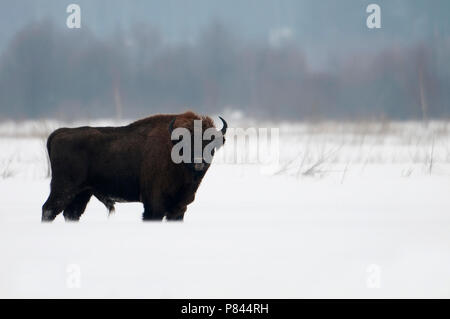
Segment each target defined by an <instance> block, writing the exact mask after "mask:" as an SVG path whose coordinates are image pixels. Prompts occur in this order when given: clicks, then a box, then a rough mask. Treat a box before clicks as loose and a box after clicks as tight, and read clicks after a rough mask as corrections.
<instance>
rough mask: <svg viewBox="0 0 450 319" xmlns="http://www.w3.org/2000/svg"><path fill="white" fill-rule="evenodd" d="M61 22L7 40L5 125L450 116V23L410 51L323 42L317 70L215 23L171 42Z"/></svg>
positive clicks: (31, 27) (0, 65)
mask: <svg viewBox="0 0 450 319" xmlns="http://www.w3.org/2000/svg"><path fill="white" fill-rule="evenodd" d="M423 3H425V2H424V1H422V2H420V3H419V5H418V6H419V7H418V8H420V6H422V7H423ZM130 5H131V4H130ZM430 5H431V4H430ZM360 7H361V8H364V6H360ZM4 9H5V7H4ZM325 9H326V8H324V10H325ZM362 10H364V9H362ZM439 11H440V10H439V7H437V8H435V9H434V11H433V12H435V13H436V12H439ZM336 14H337V13H336ZM360 15H361V17H360V20H361V21H360V24H361V29H362V30H363V31H362V32H371V31H367V30H366V29H365V26H364V23H365V18H366V16H367V14H365V12H364V11H362V13H361V12H360ZM66 16H67V14H65V13H64V14H62V18H65V17H66ZM61 21H64V19H61ZM61 21H59V20H56V19H55V18H54V17H52V16H48V17H46V16H45V15H43V17H38V18H34V19H30V21H29V22H27V23H26V24H24V25H22V26H20V28H18V30H17V32H11V34H10V35H9V37H8V40H7V41H6V40H5V41H3V42H4V46H3V48H2V50H1V55H0V119H5V118H14V119H26V118H51V117H56V118H61V119H69V118H73V117H75V118H95V117H110V118H115V117H137V116H145V115H148V114H152V113H156V112H176V111H181V110H185V109H187V108H191V109H194V110H196V111H199V112H205V113H218V112H222V111H223V110H225V109H232V110H234V109H236V110H242V111H243V114H246V115H250V116H256V117H262V118H268V117H270V118H275V119H296V120H302V119H321V118H332V119H349V118H350V119H352V118H392V119H423V118H425V119H427V118H443V117H448V116H449V115H450V102H449V101H450V63H449V62H450V35H449V30H448V23H446V24H444V25H443V26H442V25H439V26H438V27H433V24H431V26H430V25H428V27H427V28H428V29H427V30H428V31H429V32H428V33H426V34H425V35H424V36H421V37H417V38H414V39H411V40H409V41H396V40H395V39H394V40H392V39H391V40H390V41H387V40H386V43H384V42H383V41H384V40H383V37H384V35H383V36H382V37H381V40H380V38H377V42H374V43H372V42H371V38H369V39H367V40H364V38H363V37H361V38H355V40H354V41H360V42H361V41H367V43H366V44H365V45H359V46H358V47H352V46H347V43H346V42H342V45H339V43H338V44H336V43H335V42H327V39H326V38H324V40H323V41H324V43H322V46H320V45H317V43H318V42H319V43H320V40H318V39H315V41H316V42H315V44H316V46H315V50H316V51H314V52H319V51H321V48H324V49H323V52H322V53H323V54H324V56H325V60H326V63H324V66H323V67H317V62H315V63H312V62H311V61H312V59H311V54H310V51H311V50H310V48H309V46H310V42H311V41H309V42H308V41H305V42H302V39H301V38H300V39H298V38H295V37H292V36H291V33H292V32H295V30H294V31H292V30H291V29H287V30H283V29H282V28H281V29H275V31H272V32H271V33H270V34H269V38H268V41H267V39H263V40H261V38H257V37H253V38H252V37H248V36H243V35H242V34H241V33H240V32H239V30H237V29H236V28H233V27H232V25H231V24H230V23H228V22H226V21H225V22H224V21H222V20H221V19H220V18H217V19H215V18H211V19H210V21H209V22H208V23H205V24H203V25H202V26H201V28H199V32H198V34H196V36H195V38H194V39H192V38H190V39H188V40H186V41H168V40H167V39H166V35H165V33H164V32H163V30H161V28H160V27H158V26H154V25H152V24H151V23H148V22H142V21H138V20H130V21H129V23H128V24H127V25H126V26H124V25H117V26H115V27H114V28H113V29H112V32H109V33H106V34H98V32H94V31H93V29H91V27H90V25H89V24H88V23H84V24H83V26H82V28H81V29H68V28H67V27H66V26H65V23H61ZM431 21H433V20H432V19H431ZM435 26H436V25H435ZM383 27H384V28H388V27H389V25H388V26H385V25H383ZM303 32H306V31H305V30H303ZM373 32H378V31H376V30H375V31H373ZM384 32H388V31H384ZM380 43H382V44H383V43H384V44H383V45H379V44H380ZM312 55H314V54H312Z"/></svg>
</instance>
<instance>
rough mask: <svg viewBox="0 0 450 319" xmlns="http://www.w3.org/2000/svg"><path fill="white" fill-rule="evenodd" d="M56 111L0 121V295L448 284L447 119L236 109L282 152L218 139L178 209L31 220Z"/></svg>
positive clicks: (330, 291) (213, 293)
mask: <svg viewBox="0 0 450 319" xmlns="http://www.w3.org/2000/svg"><path fill="white" fill-rule="evenodd" d="M107 122H108V121H100V122H98V123H90V124H106V123H107ZM230 122H231V121H230ZM78 124H86V123H74V124H73V125H78ZM60 125H61V124H60V123H57V122H52V121H47V122H25V123H12V122H11V123H7V122H5V123H3V124H0V150H1V152H0V197H1V206H0V256H1V262H0V297H2V298H13V297H20V298H21V297H44V298H47V297H55V298H64V297H87V298H91V297H93V298H96V297H107V298H109V297H111V298H114V297H125V298H128V297H142V298H231V297H233V298H250V297H251V298H305V297H324V298H328V297H344V298H346V297H354V298H355V297H356V298H367V297H447V298H448V297H450V143H449V142H450V123H447V122H433V123H430V124H429V125H428V126H427V127H425V126H423V125H422V124H420V123H412V122H410V123H381V122H380V123H373V122H372V123H332V122H329V123H303V124H295V125H294V124H289V123H263V122H259V123H252V122H247V123H242V122H240V121H238V120H236V121H234V123H230V125H231V126H234V127H237V126H242V127H247V126H254V127H279V128H280V135H279V136H280V142H279V150H280V153H279V160H280V163H279V165H278V166H277V167H275V168H273V167H272V168H271V169H269V170H268V169H264V168H265V167H262V165H258V164H245V163H239V164H237V163H224V162H226V161H220V158H221V155H220V153H218V154H217V157H218V160H217V161H216V162H215V163H214V164H213V166H211V168H210V170H209V171H208V174H207V175H206V177H205V179H204V181H203V183H202V185H201V187H200V189H199V191H198V193H197V197H196V201H195V202H194V203H193V204H192V205H190V206H189V207H188V212H187V214H186V218H185V221H184V222H183V223H168V222H163V223H143V222H142V221H141V213H142V210H143V209H142V207H141V205H140V204H136V203H133V204H118V205H117V206H116V213H115V215H113V216H111V217H108V214H107V211H106V209H105V208H104V206H103V205H102V204H100V203H99V202H98V201H97V200H95V199H92V200H91V202H90V203H89V205H88V208H87V210H86V212H85V214H84V215H83V217H82V220H81V222H80V223H77V224H72V223H70V224H67V223H64V221H63V218H62V216H59V217H58V218H57V220H56V221H55V222H54V223H52V224H41V222H40V218H41V206H42V204H43V202H44V201H45V199H46V198H47V196H48V192H49V178H48V169H47V159H46V156H47V155H46V151H45V147H44V145H45V137H46V135H47V134H48V132H49V131H50V130H51V129H53V128H56V127H58V126H60ZM227 147H230V146H228V145H226V146H225V148H224V149H223V150H222V151H221V152H226V151H227ZM228 151H230V149H228Z"/></svg>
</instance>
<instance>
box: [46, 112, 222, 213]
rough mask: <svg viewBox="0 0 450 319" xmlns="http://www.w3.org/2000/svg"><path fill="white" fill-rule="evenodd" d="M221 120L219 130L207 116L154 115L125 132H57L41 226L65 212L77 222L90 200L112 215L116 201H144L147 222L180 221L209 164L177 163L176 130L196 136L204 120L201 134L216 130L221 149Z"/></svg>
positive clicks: (82, 129)
mask: <svg viewBox="0 0 450 319" xmlns="http://www.w3.org/2000/svg"><path fill="white" fill-rule="evenodd" d="M220 119H221V120H222V122H223V128H222V130H221V131H218V130H216V129H215V127H214V123H213V121H212V120H211V118H209V117H208V116H199V115H197V114H195V113H193V112H190V111H189V112H185V113H183V114H177V115H176V114H172V115H170V114H161V115H154V116H150V117H147V118H145V119H142V120H139V121H136V122H134V123H131V124H129V125H127V126H123V127H88V126H85V127H78V128H60V129H57V130H56V131H54V132H53V133H52V134H51V135H50V136H49V137H48V140H47V149H48V154H49V157H50V163H51V169H52V180H51V184H50V188H51V191H50V195H49V197H48V199H47V201H46V202H45V204H44V205H43V207H42V221H52V220H54V219H55V217H56V216H57V215H58V214H59V213H61V212H62V211H64V213H63V215H64V218H65V220H66V221H78V220H79V218H80V216H81V215H82V214H83V212H84V210H85V208H86V205H87V203H88V202H89V199H90V198H91V197H92V195H93V196H95V197H97V198H98V199H99V200H100V201H101V202H102V203H103V204H104V205H105V206H106V207H107V208H108V209H109V210H110V212H111V211H112V210H114V203H115V202H142V203H143V204H144V214H143V219H144V220H162V219H163V218H164V217H166V219H168V220H182V219H183V217H184V213H185V211H186V207H187V205H188V204H190V203H191V202H192V201H193V200H194V197H195V193H196V191H197V189H198V187H199V185H200V182H201V181H202V178H203V176H204V175H205V173H206V171H207V170H208V168H209V165H210V162H205V161H204V160H203V158H201V159H200V163H193V162H191V163H189V162H182V163H179V164H176V163H175V162H174V161H173V160H172V157H171V150H172V147H173V145H174V144H175V141H172V140H171V134H172V131H173V130H174V129H176V128H186V129H188V130H189V132H190V133H192V135H193V132H194V127H195V126H194V120H197V121H196V123H200V122H198V120H201V127H200V128H201V130H202V132H204V131H205V130H207V129H213V131H214V132H216V133H217V135H218V136H220V137H221V138H222V139H221V140H220V143H219V144H218V145H219V147H220V145H221V144H223V142H224V141H225V138H224V137H223V136H224V135H225V132H226V130H227V123H226V122H225V121H224V120H223V119H222V118H220ZM196 125H197V124H196ZM175 133H176V132H175ZM201 146H202V149H203V148H204V147H205V142H204V141H202V142H201ZM213 153H214V150H213V151H212V152H211V154H212V155H213ZM202 157H203V155H202ZM191 158H192V157H191Z"/></svg>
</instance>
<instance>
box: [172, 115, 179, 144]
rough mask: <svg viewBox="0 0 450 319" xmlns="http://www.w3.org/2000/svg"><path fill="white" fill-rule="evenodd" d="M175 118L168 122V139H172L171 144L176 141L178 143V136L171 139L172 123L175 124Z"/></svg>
mask: <svg viewBox="0 0 450 319" xmlns="http://www.w3.org/2000/svg"><path fill="white" fill-rule="evenodd" d="M175 120H176V118H174V119H173V120H172V121H170V123H169V138H170V140H171V141H172V143H173V144H176V143H178V142H179V141H180V139H179V138H178V139H172V133H173V130H174V128H173V125H174V124H175Z"/></svg>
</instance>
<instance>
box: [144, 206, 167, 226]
mask: <svg viewBox="0 0 450 319" xmlns="http://www.w3.org/2000/svg"><path fill="white" fill-rule="evenodd" d="M164 215H165V211H164V209H162V207H160V206H159V205H155V204H152V203H145V202H144V214H142V220H143V221H161V220H162V219H163V218H164Z"/></svg>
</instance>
